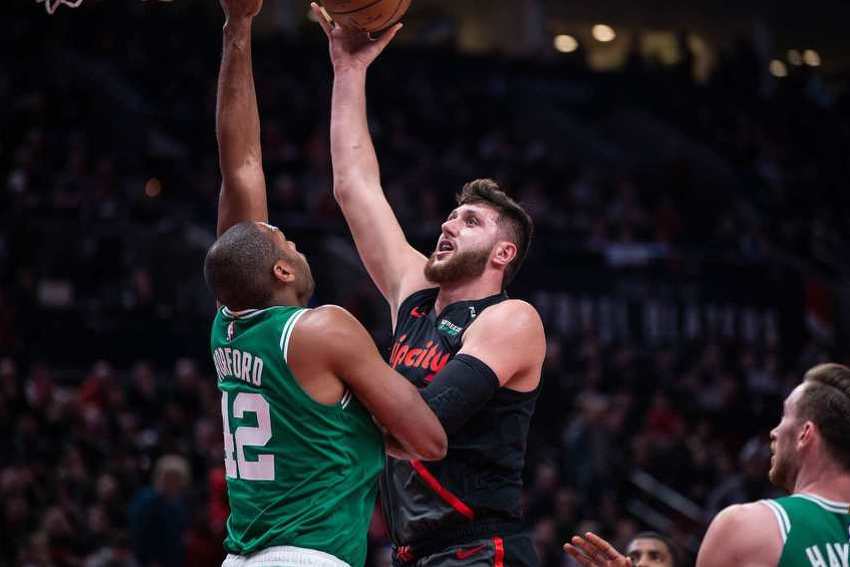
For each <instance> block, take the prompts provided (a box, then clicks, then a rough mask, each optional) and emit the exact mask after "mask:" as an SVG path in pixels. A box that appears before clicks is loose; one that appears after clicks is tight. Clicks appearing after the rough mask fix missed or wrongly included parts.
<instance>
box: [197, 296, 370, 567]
mask: <svg viewBox="0 0 850 567" xmlns="http://www.w3.org/2000/svg"><path fill="white" fill-rule="evenodd" d="M305 311H306V310H304V309H301V308H296V307H271V308H269V309H263V310H249V311H242V312H238V313H234V312H231V311H229V310H228V309H227V308H223V309H221V310H219V312H218V314H217V315H216V317H215V321H214V322H213V327H212V337H211V348H212V355H213V362H214V364H215V369H216V373H217V375H218V388H219V390H221V414H222V419H223V420H224V464H225V470H226V474H227V494H228V499H229V501H230V517H229V518H228V520H227V538H226V540H225V542H224V546H225V548H226V549H227V551H229V552H230V553H234V554H237V555H249V554H251V553H254V552H256V551H259V550H262V549H265V548H268V547H273V546H283V545H290V546H296V547H302V548H307V549H315V550H318V551H323V552H325V553H330V554H331V555H334V556H336V557H337V558H339V559H341V560H342V561H345V562H346V563H348V564H350V565H353V566H354V567H360V566H362V565H363V564H364V563H365V561H366V532H367V529H368V526H369V521H370V519H371V516H372V510H373V507H374V505H375V495H376V491H377V476H378V474H379V473H380V472H381V470H382V468H383V465H384V449H383V440H382V438H381V435H380V433H379V432H378V430H377V428H376V427H375V425H374V424H373V422H372V419H371V417H370V415H369V413H368V412H367V411H366V410H365V409H364V408H363V407H362V406H361V405H360V403H359V402H358V401H357V400H356V399H355V398H353V397H352V396H351V394H350V393H346V395H345V396H344V397H343V399H342V400H341V401H340V403H337V404H334V405H330V406H329V405H324V404H320V403H318V402H316V401H315V400H313V398H311V397H310V396H309V395H308V394H307V393H306V392H305V391H304V390H303V389H302V388H301V386H300V385H299V383H298V382H297V381H296V379H295V377H294V376H293V374H292V370H291V369H290V368H289V366H288V365H287V362H286V361H287V350H288V348H289V339H290V336H291V334H292V329H293V328H294V326H295V324H296V321H298V318H299V317H300V316H301V315H303V314H304V312H305Z"/></svg>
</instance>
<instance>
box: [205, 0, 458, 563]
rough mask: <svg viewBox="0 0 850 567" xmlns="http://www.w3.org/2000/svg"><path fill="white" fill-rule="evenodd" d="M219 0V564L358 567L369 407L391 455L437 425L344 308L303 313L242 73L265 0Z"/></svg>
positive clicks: (298, 277) (376, 463) (422, 446)
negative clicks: (222, 531)
mask: <svg viewBox="0 0 850 567" xmlns="http://www.w3.org/2000/svg"><path fill="white" fill-rule="evenodd" d="M221 4H222V7H223V9H224V12H225V15H226V23H225V26H224V32H223V33H224V51H223V54H222V61H221V70H220V75H219V84H218V107H217V111H216V121H217V124H216V126H217V134H218V141H219V161H220V165H221V172H222V178H223V182H222V188H221V196H220V199H219V216H218V235H219V238H218V240H217V241H216V242H215V244H214V245H213V246H212V247H211V248H210V250H209V252H208V254H207V257H206V260H205V263H204V275H205V277H206V279H207V282H208V284H209V285H210V288H211V289H212V290H213V292H214V293H215V296H216V298H217V299H218V301H219V302H220V303H221V304H223V307H222V308H221V309H220V310H219V311H218V313H217V314H216V317H215V321H214V323H213V328H212V338H211V349H212V353H213V361H214V365H215V369H216V374H217V375H218V386H219V389H220V390H221V392H222V399H221V411H222V419H223V425H224V427H223V429H224V455H225V459H224V460H225V472H226V477H227V493H228V500H229V503H230V516H229V518H228V520H227V534H226V540H225V543H224V545H225V548H226V549H227V551H228V552H229V555H228V556H227V559H226V560H225V563H224V565H225V566H226V567H251V566H257V567H259V566H263V567H276V566H280V567H295V566H298V567H304V566H328V567H343V566H348V565H352V566H355V567H362V565H363V564H364V563H365V560H366V533H367V529H368V525H369V520H370V519H371V515H372V511H373V509H374V503H375V497H376V494H377V478H378V475H379V473H380V471H381V470H382V468H383V465H384V445H383V440H382V436H381V433H380V432H379V430H378V428H377V427H376V426H375V424H374V423H373V421H372V416H371V415H370V413H371V414H373V415H374V417H375V419H376V420H377V421H378V422H379V423H380V424H381V425H382V426H383V427H385V428H386V430H387V431H388V433H389V435H391V436H393V437H394V439H393V443H394V444H396V445H398V446H399V447H400V448H401V449H399V450H404V451H405V452H408V453H410V454H411V455H414V456H418V457H420V458H425V459H439V458H441V457H442V456H443V455H444V454H445V447H446V435H445V431H444V430H443V428H442V426H441V425H440V422H439V421H438V420H437V418H436V416H435V415H434V413H433V412H432V411H431V410H430V409H429V407H428V405H427V404H426V403H425V402H424V400H423V399H422V397H421V396H420V394H419V392H418V391H417V390H416V388H414V387H413V386H412V385H411V384H409V383H408V382H406V381H405V380H403V379H402V378H401V377H400V376H399V375H397V374H396V373H395V372H393V370H392V369H391V368H390V367H389V366H387V365H386V364H385V363H384V362H383V360H382V359H381V356H380V354H379V353H378V350H377V348H376V347H375V345H374V343H373V342H372V340H371V338H370V337H369V335H368V333H367V332H366V330H365V329H364V328H363V327H362V326H361V325H360V324H359V323H358V322H357V321H356V320H355V319H354V318H353V317H352V316H351V315H349V314H348V313H347V312H345V311H344V310H342V309H340V308H338V307H333V306H327V307H321V308H317V309H305V307H304V306H305V305H306V304H307V301H308V300H309V298H310V295H311V294H312V292H313V279H312V276H311V273H310V267H309V265H308V264H307V260H306V258H305V257H304V255H303V254H300V253H299V252H298V250H297V249H296V246H295V243H294V242H292V241H291V240H287V239H286V238H285V236H284V235H283V233H282V232H281V231H280V230H279V229H277V228H275V227H273V226H271V225H269V224H267V220H268V211H267V207H266V188H265V179H264V174H263V169H262V158H261V151H260V126H259V116H258V112H257V101H256V94H255V91H254V82H253V76H252V71H251V22H252V18H253V17H254V16H255V15H256V14H257V13H258V12H259V10H260V7H261V4H262V0H222V1H221ZM352 394H353V396H352ZM361 404H362V405H361ZM367 410H368V411H367Z"/></svg>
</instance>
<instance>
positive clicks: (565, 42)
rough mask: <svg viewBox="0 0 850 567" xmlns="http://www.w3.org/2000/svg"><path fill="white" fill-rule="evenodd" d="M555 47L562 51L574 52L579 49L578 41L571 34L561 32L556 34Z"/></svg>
mask: <svg viewBox="0 0 850 567" xmlns="http://www.w3.org/2000/svg"><path fill="white" fill-rule="evenodd" d="M555 49H557V50H558V51H560V52H561V53H572V52H573V51H575V50H576V49H578V41H576V38H574V37H573V36H571V35H567V34H563V33H562V34H560V35H556V36H555Z"/></svg>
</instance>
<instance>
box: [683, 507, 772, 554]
mask: <svg viewBox="0 0 850 567" xmlns="http://www.w3.org/2000/svg"><path fill="white" fill-rule="evenodd" d="M703 547H706V548H709V549H705V550H701V552H700V553H701V555H706V556H708V557H713V556H722V557H725V558H726V559H724V560H723V561H721V563H722V562H724V561H726V560H728V559H730V558H734V559H735V561H736V562H740V563H739V564H748V565H749V564H753V565H756V564H758V563H752V562H753V561H758V560H761V559H765V558H767V559H768V560H770V559H771V558H773V557H775V558H776V559H777V560H778V559H779V556H780V555H781V553H782V541H781V539H780V533H779V530H778V527H777V524H776V520H775V517H774V514H773V512H772V511H771V509H770V506H769V505H768V504H767V502H766V501H758V502H749V503H746V504H734V505H732V506H729V507H727V508H724V509H723V510H721V511H720V513H719V514H717V516H715V518H714V519H713V520H712V521H711V524H710V525H709V527H708V533H707V534H706V538H705V540H704V541H703ZM716 564H718V563H716V562H714V563H711V562H707V561H706V562H699V563H698V565H700V566H703V565H709V566H713V565H716ZM727 564H728V563H727ZM774 564H775V563H774Z"/></svg>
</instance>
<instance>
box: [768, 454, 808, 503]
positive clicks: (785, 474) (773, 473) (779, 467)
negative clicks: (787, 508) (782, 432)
mask: <svg viewBox="0 0 850 567" xmlns="http://www.w3.org/2000/svg"><path fill="white" fill-rule="evenodd" d="M777 445H778V444H777ZM799 470H800V462H799V455H797V453H796V452H794V450H793V449H791V448H787V449H783V448H780V447H779V446H777V447H776V450H775V452H774V454H773V461H772V462H771V466H770V472H768V474H767V476H768V478H769V479H770V482H771V484H773V485H774V486H776V487H778V488H781V489H783V490H785V491H786V492H788V493H791V492H794V485H795V484H796V482H797V473H798V472H799Z"/></svg>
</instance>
